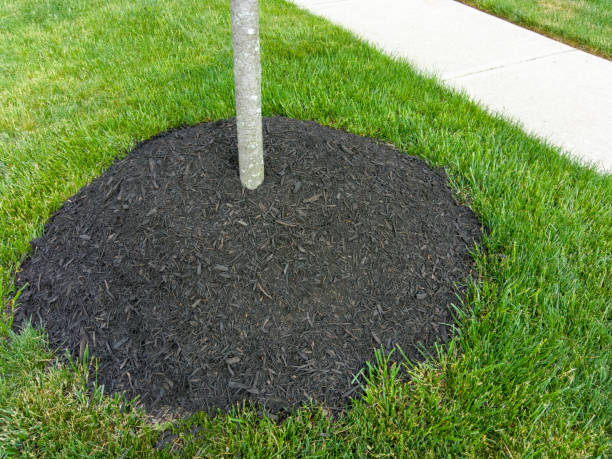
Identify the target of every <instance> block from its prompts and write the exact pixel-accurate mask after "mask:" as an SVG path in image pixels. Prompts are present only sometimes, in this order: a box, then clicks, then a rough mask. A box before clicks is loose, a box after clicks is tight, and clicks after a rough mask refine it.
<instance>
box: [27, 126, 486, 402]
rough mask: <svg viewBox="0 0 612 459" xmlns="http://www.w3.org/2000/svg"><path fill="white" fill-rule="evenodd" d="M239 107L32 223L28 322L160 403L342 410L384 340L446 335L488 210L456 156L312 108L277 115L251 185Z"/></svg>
mask: <svg viewBox="0 0 612 459" xmlns="http://www.w3.org/2000/svg"><path fill="white" fill-rule="evenodd" d="M235 138H236V130H235V121H234V120H224V121H218V122H213V123H204V124H200V125H197V126H193V127H186V128H182V129H177V130H172V131H169V132H167V133H164V134H162V135H159V136H157V137H155V138H153V139H151V140H148V141H146V142H144V143H142V144H140V145H139V146H138V147H137V148H135V149H134V150H133V151H132V152H131V153H129V154H128V155H127V157H126V158H124V159H122V160H120V161H116V162H115V163H114V164H113V165H112V166H111V167H110V168H109V169H108V170H107V171H106V172H105V173H104V174H103V175H102V176H101V177H99V178H97V179H96V180H94V181H93V182H92V183H91V184H89V185H88V186H86V187H84V188H83V189H81V190H80V191H79V192H78V193H77V194H76V195H75V196H74V197H72V198H71V199H69V200H67V201H66V203H65V204H64V205H63V206H62V208H61V209H59V210H58V211H57V212H56V213H55V214H54V215H53V217H52V218H51V219H50V221H49V223H48V224H47V226H46V227H45V231H44V235H43V236H42V237H41V238H40V239H37V240H34V241H32V248H33V252H32V255H31V256H30V258H28V259H27V260H26V261H25V262H24V263H23V265H22V267H21V270H20V272H19V273H18V275H17V284H18V286H19V287H21V286H24V285H26V288H25V289H24V291H23V293H22V295H21V297H20V299H19V300H20V304H21V307H20V308H19V309H18V310H17V312H16V316H15V326H16V327H20V326H21V325H22V324H23V322H24V321H25V320H26V319H27V318H28V317H30V316H31V317H32V320H33V323H34V324H35V325H44V326H45V327H46V330H47V332H48V334H49V340H50V344H51V346H53V347H55V348H63V347H67V349H68V350H69V351H70V352H71V354H72V355H73V356H74V357H82V356H83V354H84V351H85V349H86V347H88V348H89V353H90V355H92V356H94V357H95V358H97V359H98V360H99V373H98V383H101V384H104V385H105V388H106V391H107V392H124V393H126V395H127V396H128V397H130V398H131V397H134V396H139V397H140V400H141V402H142V403H143V404H144V406H145V408H146V409H147V410H149V412H151V413H162V412H165V413H168V412H170V413H179V412H180V413H189V412H194V411H200V410H204V411H208V412H209V413H214V412H216V410H217V409H221V410H223V411H228V410H230V409H231V408H232V407H233V406H235V405H236V403H237V402H241V401H243V400H249V401H252V402H254V403H256V404H258V405H260V406H264V407H266V408H267V409H268V410H270V412H278V411H279V410H284V409H292V408H294V407H296V406H298V405H299V404H300V403H302V402H304V401H307V400H309V399H312V400H314V401H317V402H319V403H322V404H324V405H326V406H327V407H328V408H329V409H330V410H332V411H334V410H342V409H343V408H344V407H345V406H346V403H347V400H349V399H350V398H351V397H353V396H355V395H356V394H358V393H359V391H358V390H355V388H357V387H359V386H358V384H357V383H356V382H355V381H354V376H355V374H357V373H358V372H359V371H360V370H361V369H362V368H364V365H365V363H366V362H367V361H373V360H374V349H375V348H381V347H382V348H384V349H385V350H386V351H390V350H392V349H394V348H395V347H396V346H399V347H401V349H403V351H404V352H405V354H406V355H407V357H409V358H410V359H419V358H420V356H421V354H420V351H419V349H422V348H423V349H426V348H428V347H430V346H432V345H433V344H434V343H435V342H440V343H444V342H445V341H447V339H448V338H449V324H450V323H452V315H451V303H458V300H457V294H459V293H460V289H458V288H457V287H456V286H455V284H456V283H461V282H463V281H464V280H465V279H466V277H467V276H469V275H470V272H471V269H472V267H473V261H472V259H471V257H470V255H469V253H468V251H469V250H470V249H471V248H473V247H474V244H475V243H477V242H478V241H479V240H480V234H481V227H480V224H479V222H478V220H477V219H476V217H475V216H474V214H473V213H472V211H471V210H470V209H468V208H467V207H464V206H462V205H460V204H459V203H458V202H457V200H456V198H455V196H454V193H453V192H452V191H451V190H450V188H449V187H448V185H447V176H446V174H445V172H444V170H443V169H437V170H432V169H431V168H430V167H428V166H427V165H426V164H425V162H424V161H422V160H421V159H418V158H414V157H410V156H407V155H405V154H402V153H400V152H399V151H398V150H396V149H394V148H393V147H391V146H389V145H387V144H383V143H381V142H377V141H374V140H372V139H368V138H363V137H359V136H356V135H352V134H348V133H346V132H342V131H337V130H333V129H330V128H326V127H322V126H320V125H317V124H315V123H312V122H304V121H296V120H292V119H286V118H270V119H265V120H264V139H265V140H264V144H265V150H266V159H265V167H266V178H265V181H264V184H263V185H262V186H260V187H259V188H258V189H257V190H255V191H247V190H245V189H243V188H242V187H241V186H240V182H239V178H238V167H237V166H238V165H237V157H238V152H237V146H236V139H235Z"/></svg>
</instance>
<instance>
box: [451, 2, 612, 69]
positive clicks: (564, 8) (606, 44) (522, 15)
mask: <svg viewBox="0 0 612 459" xmlns="http://www.w3.org/2000/svg"><path fill="white" fill-rule="evenodd" d="M460 1H461V2H463V3H467V4H468V5H472V6H475V7H476V8H479V9H482V10H484V11H487V12H490V13H493V14H495V15H497V16H499V17H502V18H505V19H507V20H509V21H511V22H514V23H515V24H519V25H521V26H523V27H527V28H529V29H532V30H535V31H536V32H539V33H543V34H545V35H548V36H549V37H552V38H555V39H557V40H561V41H564V42H566V43H568V44H570V45H572V46H576V47H578V48H582V49H585V50H586V51H589V52H591V53H595V54H598V55H600V56H602V57H605V58H607V59H612V3H611V2H610V0H460Z"/></svg>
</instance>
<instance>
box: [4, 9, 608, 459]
mask: <svg viewBox="0 0 612 459" xmlns="http://www.w3.org/2000/svg"><path fill="white" fill-rule="evenodd" d="M260 7H261V41H262V64H263V104H264V106H263V111H264V115H267V116H271V115H282V116H288V117H293V118H300V119H306V120H314V121H317V122H320V123H323V124H326V125H329V126H333V127H336V128H343V129H345V130H348V131H351V132H354V133H357V134H362V135H367V136H371V137H376V138H380V139H384V140H386V141H388V142H391V143H393V144H395V145H396V146H397V147H398V148H400V149H402V150H403V151H405V152H407V153H409V154H412V155H417V156H420V157H423V158H425V159H426V160H427V161H429V162H430V163H431V164H432V165H436V166H445V167H446V168H447V172H448V174H449V176H450V177H451V180H452V185H453V187H454V188H455V189H457V190H458V191H459V192H460V194H461V196H463V198H464V199H465V201H466V202H467V203H468V204H469V205H470V206H471V207H472V209H474V211H475V212H476V214H477V215H478V216H479V218H480V219H481V220H482V222H483V223H484V224H485V225H486V226H487V227H488V228H489V234H488V235H487V236H486V237H485V240H484V242H483V244H484V247H483V249H482V250H475V251H474V257H475V260H476V263H477V267H478V273H479V279H478V282H475V283H474V284H471V285H470V286H469V288H468V296H467V299H466V304H465V305H464V307H463V310H464V311H465V312H464V313H461V315H460V327H459V329H458V331H457V337H456V339H454V340H453V341H452V343H451V344H450V345H448V346H447V347H446V348H445V349H443V350H440V352H438V354H437V355H434V356H432V357H431V358H430V359H429V360H428V361H427V362H426V363H424V364H420V365H418V366H415V367H410V368H409V370H408V372H409V374H410V379H409V381H407V382H400V381H398V380H397V376H396V375H395V371H396V370H397V368H390V367H389V366H387V365H385V364H384V358H382V357H381V358H380V360H381V361H380V362H378V364H376V362H373V364H374V367H373V369H372V372H371V373H370V375H369V378H370V379H371V384H370V385H369V389H368V392H367V394H366V396H365V398H364V400H363V401H362V402H360V403H357V404H356V405H355V406H353V407H352V408H351V410H350V411H349V412H348V413H347V414H346V415H344V416H342V417H340V418H339V419H335V420H334V419H332V418H330V417H329V416H328V415H327V414H326V413H325V411H324V410H321V409H320V408H318V407H309V408H305V409H304V410H303V411H301V412H300V413H298V414H297V415H294V416H290V417H289V418H288V419H286V420H284V421H283V422H280V423H277V422H275V421H274V420H273V419H268V418H261V417H258V416H257V415H256V413H252V412H249V411H246V412H242V413H235V415H226V416H218V417H216V418H214V419H212V420H211V419H210V418H208V417H207V416H205V415H196V416H194V417H192V418H191V419H189V420H186V421H184V422H179V423H176V424H174V425H157V426H156V425H154V424H152V423H150V422H149V420H147V418H146V417H145V416H144V415H143V414H142V412H140V411H138V410H133V409H130V406H129V405H128V406H125V404H124V403H123V401H121V400H119V399H117V398H109V397H106V396H105V395H104V391H103V388H102V387H98V389H97V390H96V391H95V392H93V393H92V392H88V391H85V390H84V386H85V384H86V382H87V381H88V380H89V381H92V380H93V379H94V378H95V366H94V363H93V362H91V365H90V368H89V372H88V371H86V369H85V368H84V366H83V365H82V364H80V363H78V364H77V363H74V364H72V365H69V364H61V365H60V364H56V363H53V360H52V356H51V353H50V352H49V350H48V349H47V348H46V345H45V339H44V333H40V332H37V331H34V330H32V329H31V328H30V329H27V330H26V331H25V332H23V333H19V334H14V333H13V332H11V331H8V328H7V327H9V326H10V320H9V318H6V319H5V320H4V322H3V324H4V326H2V330H3V331H2V335H1V336H2V338H1V339H0V445H1V446H0V448H2V449H3V452H4V453H8V454H12V453H14V454H17V455H22V456H33V457H34V456H45V455H46V456H54V457H62V456H63V457H77V456H79V457H87V456H91V457H108V456H119V455H125V456H137V457H146V456H154V455H156V454H162V455H171V454H177V455H181V454H183V455H201V456H219V455H227V456H234V455H243V456H253V455H256V456H257V455H259V456H274V455H283V456H295V455H300V456H346V457H349V456H355V455H375V454H376V455H392V454H395V455H408V456H425V457H439V456H441V455H455V456H465V455H468V456H469V455H471V456H510V455H511V456H524V455H527V456H529V455H533V456H598V455H599V456H605V455H606V454H609V453H610V439H611V436H610V419H611V418H612V411H611V409H610V406H612V405H611V404H610V394H611V392H612V384H611V380H610V367H611V362H610V355H612V352H611V351H612V346H611V340H610V319H611V306H612V299H611V298H612V255H611V254H612V179H611V178H610V176H609V175H608V176H602V175H599V174H597V173H596V172H594V171H593V170H591V169H588V168H585V167H583V166H580V165H578V164H576V163H573V162H572V161H570V160H568V159H566V158H564V157H563V156H562V155H560V153H559V151H558V150H556V149H555V148H553V147H551V146H548V145H546V144H544V143H543V142H541V141H539V140H538V139H535V138H533V137H529V136H527V135H526V134H524V133H523V131H521V130H520V129H519V128H518V127H516V126H514V125H512V124H510V123H508V122H507V121H505V120H503V119H500V118H495V117H493V116H491V115H488V114H486V113H485V112H484V111H483V110H482V109H480V108H479V107H478V106H476V105H475V104H473V103H471V102H470V101H469V100H468V99H467V98H466V97H464V96H462V95H458V94H454V93H452V92H450V91H448V90H446V89H443V88H442V87H441V86H440V85H439V84H438V82H437V81H436V80H434V79H430V78H424V77H422V76H419V75H418V74H417V73H415V72H414V71H413V70H412V69H411V67H410V66H409V65H407V64H406V63H403V62H396V61H393V60H391V59H390V58H388V57H385V56H383V55H381V54H380V53H379V52H377V51H376V50H374V49H373V48H372V47H370V46H368V45H366V44H363V43H361V42H359V41H357V40H356V39H355V38H354V37H353V36H351V35H350V34H348V33H346V32H344V31H342V30H340V29H339V28H337V27H334V26H331V25H329V24H327V23H326V22H324V21H323V20H321V19H317V18H314V17H312V16H309V15H308V14H306V13H304V12H301V11H300V10H298V9H297V8H295V7H293V6H292V5H290V4H288V3H285V2H282V1H280V0H262V1H261V2H260ZM232 85H233V78H232V51H231V31H230V17H229V2H227V1H214V0H213V1H208V2H198V1H195V0H183V1H178V0H176V1H171V0H166V1H153V0H147V1H145V0H139V1H131V2H128V1H118V0H107V1H104V2H102V1H94V0H88V1H68V0H64V1H59V0H58V1H40V0H39V1H19V0H10V1H9V0H2V1H0V269H1V273H0V279H1V280H0V290H1V291H0V295H1V296H2V298H3V302H4V304H5V305H6V306H8V307H10V306H11V304H12V301H11V300H10V298H11V296H12V294H13V293H14V291H13V278H14V270H15V269H16V268H17V266H18V263H19V261H20V260H21V259H22V257H24V256H25V255H26V254H27V253H28V250H29V240H31V239H32V238H34V237H36V236H39V235H40V234H41V231H42V228H43V225H44V223H45V221H46V220H47V219H48V218H49V216H50V215H51V214H52V212H53V211H54V210H56V209H57V208H58V207H59V206H60V205H61V203H62V202H63V201H64V200H65V199H67V198H69V197H70V196H71V195H73V194H74V193H75V192H76V191H77V190H78V189H79V188H80V187H82V186H83V185H85V184H86V183H88V182H89V181H91V180H92V179H93V178H95V177H97V176H98V175H100V173H101V172H102V171H103V170H104V169H105V168H106V167H107V166H108V165H109V164H110V163H111V162H112V161H113V159H115V158H117V157H121V156H123V155H125V153H126V152H127V151H129V149H131V148H132V147H133V146H134V145H135V144H136V143H137V142H138V141H141V140H144V139H146V138H148V137H151V136H152V135H155V134H156V133H158V132H161V131H164V130H167V129H169V128H171V127H177V126H181V125H184V124H194V123H197V122H201V121H206V120H216V119H222V118H227V117H230V116H232V115H233V113H234V107H233V104H234V101H233V89H232ZM85 364H86V365H87V362H85ZM366 376H368V375H366Z"/></svg>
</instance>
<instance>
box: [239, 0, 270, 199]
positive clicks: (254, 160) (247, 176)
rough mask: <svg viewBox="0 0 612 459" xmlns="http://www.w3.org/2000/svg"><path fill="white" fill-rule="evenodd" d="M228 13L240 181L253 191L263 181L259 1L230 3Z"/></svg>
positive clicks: (249, 0)
mask: <svg viewBox="0 0 612 459" xmlns="http://www.w3.org/2000/svg"><path fill="white" fill-rule="evenodd" d="M231 11H232V41H233V45H234V87H235V93H236V124H237V127H238V162H239V164H240V181H241V182H242V185H243V186H244V187H245V188H248V189H249V190H254V189H255V188H257V187H258V186H259V185H261V183H262V182H263V179H264V162H263V134H262V125H261V62H260V57H259V11H258V0H232V1H231Z"/></svg>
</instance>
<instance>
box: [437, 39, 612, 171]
mask: <svg viewBox="0 0 612 459" xmlns="http://www.w3.org/2000/svg"><path fill="white" fill-rule="evenodd" d="M446 81H447V83H448V84H450V85H452V86H454V87H456V88H460V89H463V90H465V92H466V93H468V94H469V95H470V96H472V97H473V98H474V99H476V100H478V101H481V102H482V103H483V104H485V105H486V106H487V107H489V108H490V109H492V110H493V111H495V112H497V113H502V114H504V115H507V116H509V117H510V118H512V119H515V120H518V121H519V122H520V123H521V124H523V126H524V128H525V130H526V131H528V132H531V133H534V134H536V135H539V136H542V137H545V138H546V139H548V140H549V141H551V142H552V143H553V144H556V145H559V146H561V147H562V148H563V149H564V150H566V151H567V152H570V153H572V154H573V156H575V157H578V158H580V159H582V160H584V161H586V162H595V163H596V164H598V165H599V166H600V167H601V169H603V170H608V171H610V172H612V62H610V61H607V60H605V59H601V58H599V57H596V56H593V55H591V54H587V53H583V52H578V51H576V52H571V53H564V54H557V55H554V56H549V57H543V58H540V59H534V60H529V61H526V62H521V63H518V64H515V65H509V66H505V67H500V68H497V69H493V70H490V71H485V72H479V73H473V74H470V75H466V76H463V77H459V78H453V79H449V80H446Z"/></svg>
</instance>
